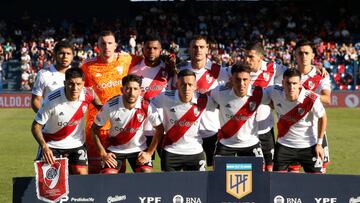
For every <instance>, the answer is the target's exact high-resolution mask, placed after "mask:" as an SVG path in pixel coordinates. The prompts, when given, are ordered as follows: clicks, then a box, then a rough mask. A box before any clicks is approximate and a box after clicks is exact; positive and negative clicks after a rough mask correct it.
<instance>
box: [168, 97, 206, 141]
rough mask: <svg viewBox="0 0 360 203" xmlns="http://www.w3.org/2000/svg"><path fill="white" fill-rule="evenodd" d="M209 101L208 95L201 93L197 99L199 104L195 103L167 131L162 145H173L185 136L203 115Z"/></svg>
mask: <svg viewBox="0 0 360 203" xmlns="http://www.w3.org/2000/svg"><path fill="white" fill-rule="evenodd" d="M207 102H208V98H207V95H205V94H201V95H200V96H199V98H198V99H197V104H193V105H192V107H191V108H190V109H189V110H188V111H187V112H186V113H185V114H184V115H183V116H182V117H181V118H180V119H179V120H177V121H176V122H175V123H174V125H173V126H172V127H171V128H170V129H169V130H168V131H167V132H166V134H165V136H164V138H163V143H162V147H165V146H167V145H171V144H172V143H175V142H177V141H178V140H179V139H180V138H181V137H182V136H184V134H185V133H186V131H187V130H189V128H190V127H191V126H192V125H193V123H194V122H195V121H196V120H197V119H198V118H199V117H200V116H201V114H202V112H203V111H204V110H205V108H206V105H207Z"/></svg>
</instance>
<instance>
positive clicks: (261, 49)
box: [245, 41, 266, 56]
mask: <svg viewBox="0 0 360 203" xmlns="http://www.w3.org/2000/svg"><path fill="white" fill-rule="evenodd" d="M245 50H246V51H251V50H255V51H256V53H258V54H260V55H262V56H265V55H266V53H265V51H264V47H263V45H262V44H261V43H260V42H258V41H252V42H249V43H248V44H246V46H245Z"/></svg>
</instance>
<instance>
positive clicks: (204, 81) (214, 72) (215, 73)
mask: <svg viewBox="0 0 360 203" xmlns="http://www.w3.org/2000/svg"><path fill="white" fill-rule="evenodd" d="M220 69H221V66H220V65H219V64H216V63H213V64H212V65H211V68H210V70H205V72H204V74H203V75H202V76H201V78H200V79H199V80H198V81H197V88H198V91H199V92H200V93H205V92H207V91H209V88H210V87H211V85H212V84H213V83H214V82H215V81H216V80H217V78H218V77H219V74H220Z"/></svg>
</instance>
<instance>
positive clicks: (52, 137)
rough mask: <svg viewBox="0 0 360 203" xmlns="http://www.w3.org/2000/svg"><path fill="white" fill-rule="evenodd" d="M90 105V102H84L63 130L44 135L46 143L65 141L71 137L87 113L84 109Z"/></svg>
mask: <svg viewBox="0 0 360 203" xmlns="http://www.w3.org/2000/svg"><path fill="white" fill-rule="evenodd" d="M88 104H89V103H88V102H86V101H83V102H82V103H81V105H80V107H79V108H78V110H76V112H75V114H74V115H73V117H72V118H71V119H70V120H69V122H68V124H67V125H66V126H64V127H63V128H61V129H60V130H59V131H57V132H55V133H43V135H44V139H45V141H46V142H49V141H60V140H62V139H65V138H66V137H67V136H69V135H70V134H71V133H72V132H73V131H74V130H75V129H76V127H77V126H78V125H79V123H80V120H81V119H82V118H83V117H84V113H85V112H84V111H83V107H84V106H86V107H87V106H88Z"/></svg>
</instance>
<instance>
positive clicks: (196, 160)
mask: <svg viewBox="0 0 360 203" xmlns="http://www.w3.org/2000/svg"><path fill="white" fill-rule="evenodd" d="M161 169H162V170H163V171H180V170H184V171H205V170H206V161H205V154H204V152H201V153H199V154H194V155H180V154H174V153H171V152H168V151H166V150H162V157H161Z"/></svg>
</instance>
